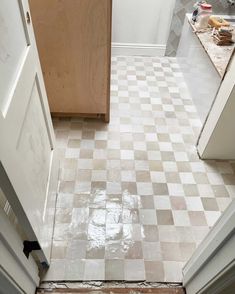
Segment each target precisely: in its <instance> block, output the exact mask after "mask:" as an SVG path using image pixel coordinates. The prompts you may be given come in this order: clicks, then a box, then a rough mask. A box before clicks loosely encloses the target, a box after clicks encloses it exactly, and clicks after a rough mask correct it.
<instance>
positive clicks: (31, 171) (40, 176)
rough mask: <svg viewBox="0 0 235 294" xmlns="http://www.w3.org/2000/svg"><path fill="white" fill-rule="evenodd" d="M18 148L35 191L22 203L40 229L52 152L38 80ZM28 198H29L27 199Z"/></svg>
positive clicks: (18, 154) (28, 181) (19, 156)
mask: <svg viewBox="0 0 235 294" xmlns="http://www.w3.org/2000/svg"><path fill="white" fill-rule="evenodd" d="M16 152H17V157H18V158H24V162H23V164H22V163H21V162H20V161H21V160H20V161H19V164H21V172H22V173H23V174H24V175H25V178H26V179H27V183H28V185H27V187H28V188H27V189H30V190H28V191H32V193H31V194H29V195H28V197H24V198H23V201H24V203H23V205H24V206H25V207H27V209H28V211H29V212H30V214H31V215H32V216H30V220H31V223H33V224H34V227H35V228H37V230H38V231H40V228H41V226H42V225H43V224H40V223H41V220H42V219H43V215H44V214H45V213H44V206H45V202H46V195H47V188H48V179H49V172H50V165H51V160H52V154H53V153H52V150H51V146H50V140H49V136H48V133H47V127H46V124H45V117H44V114H43V111H42V106H41V100H40V94H39V91H38V82H37V80H35V83H34V84H33V89H32V92H31V96H30V98H29V104H28V107H27V111H26V114H25V117H24V122H23V124H22V128H21V132H20V136H19V138H18V142H17V145H16ZM29 199H30V201H28V200H29ZM32 204H33V206H32ZM39 212H40V214H39ZM41 213H42V215H41ZM39 224H40V225H39Z"/></svg>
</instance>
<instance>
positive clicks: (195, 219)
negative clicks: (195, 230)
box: [188, 211, 207, 226]
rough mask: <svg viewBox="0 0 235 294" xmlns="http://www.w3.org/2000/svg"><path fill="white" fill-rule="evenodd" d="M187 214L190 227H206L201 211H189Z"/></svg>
mask: <svg viewBox="0 0 235 294" xmlns="http://www.w3.org/2000/svg"><path fill="white" fill-rule="evenodd" d="M188 214H189V219H190V222H191V225H192V226H207V222H206V218H205V214H204V212H203V211H189V212H188Z"/></svg>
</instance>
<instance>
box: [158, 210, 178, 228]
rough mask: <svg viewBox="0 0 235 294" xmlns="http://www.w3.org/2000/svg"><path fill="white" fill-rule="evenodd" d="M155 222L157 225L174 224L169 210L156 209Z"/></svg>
mask: <svg viewBox="0 0 235 294" xmlns="http://www.w3.org/2000/svg"><path fill="white" fill-rule="evenodd" d="M156 214H157V223H158V225H165V226H169V225H174V220H173V216H172V211H171V210H157V211H156Z"/></svg>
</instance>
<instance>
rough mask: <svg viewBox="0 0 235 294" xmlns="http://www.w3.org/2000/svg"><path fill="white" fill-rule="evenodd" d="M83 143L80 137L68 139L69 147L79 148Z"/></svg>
mask: <svg viewBox="0 0 235 294" xmlns="http://www.w3.org/2000/svg"><path fill="white" fill-rule="evenodd" d="M80 144H81V140H78V139H70V140H69V141H68V148H79V147H80Z"/></svg>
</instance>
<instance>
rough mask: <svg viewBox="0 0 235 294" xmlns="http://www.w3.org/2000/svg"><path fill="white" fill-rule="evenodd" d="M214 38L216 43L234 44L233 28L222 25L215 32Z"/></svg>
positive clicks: (220, 44)
mask: <svg viewBox="0 0 235 294" xmlns="http://www.w3.org/2000/svg"><path fill="white" fill-rule="evenodd" d="M213 39H214V42H215V44H216V45H219V46H228V45H231V44H233V43H234V42H233V28H230V27H221V28H219V29H218V30H215V31H214V33H213Z"/></svg>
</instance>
